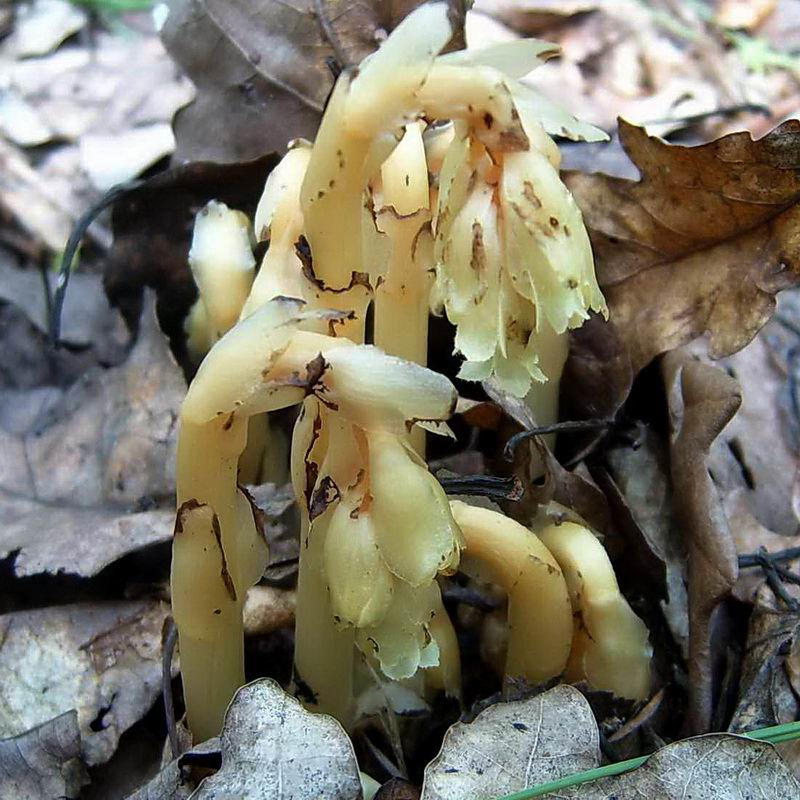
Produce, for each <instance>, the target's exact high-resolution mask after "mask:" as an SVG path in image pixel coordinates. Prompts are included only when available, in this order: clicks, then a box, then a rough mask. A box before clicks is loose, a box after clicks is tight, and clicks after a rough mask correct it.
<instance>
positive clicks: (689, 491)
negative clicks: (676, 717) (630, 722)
mask: <svg viewBox="0 0 800 800" xmlns="http://www.w3.org/2000/svg"><path fill="white" fill-rule="evenodd" d="M663 371H664V376H665V383H666V386H667V396H668V400H669V410H670V424H671V428H672V438H671V453H670V469H671V475H672V487H673V497H674V501H675V502H674V510H675V518H676V521H677V523H678V525H680V527H681V531H682V535H683V538H684V541H685V543H686V549H687V552H688V576H689V716H688V719H689V726H690V728H691V730H692V731H694V732H697V733H704V732H706V731H708V730H709V727H710V725H711V719H712V711H713V707H714V702H713V698H714V693H713V674H712V648H711V639H712V631H713V622H714V616H715V612H716V611H717V607H718V606H719V604H720V603H721V602H722V600H723V599H725V598H726V597H728V596H729V595H730V593H731V590H732V588H733V585H734V584H735V582H736V577H737V574H738V562H737V557H736V547H735V545H734V542H733V538H732V537H731V534H730V530H729V528H728V521H727V519H726V517H725V512H724V509H723V507H722V500H721V498H720V496H719V492H718V491H717V488H716V487H715V486H714V483H713V481H712V480H711V477H710V476H709V474H708V467H707V460H708V453H709V450H710V448H711V445H712V443H713V442H714V439H716V437H717V436H718V435H719V434H720V432H721V431H722V430H723V428H724V427H725V426H726V425H727V424H728V422H729V421H730V420H731V418H732V417H733V415H734V414H735V413H736V411H737V409H738V408H739V405H740V404H741V399H742V398H741V393H740V390H739V385H738V384H737V383H736V381H735V380H734V379H733V378H731V377H730V376H729V375H728V374H727V373H725V372H723V371H722V370H719V369H716V368H715V367H711V366H709V365H708V364H703V363H700V362H699V361H695V360H694V359H693V358H692V357H691V356H689V355H688V354H686V353H685V352H682V351H680V350H676V351H673V352H672V353H668V354H667V355H666V356H665V358H664V361H663Z"/></svg>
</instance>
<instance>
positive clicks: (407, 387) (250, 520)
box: [173, 4, 649, 738]
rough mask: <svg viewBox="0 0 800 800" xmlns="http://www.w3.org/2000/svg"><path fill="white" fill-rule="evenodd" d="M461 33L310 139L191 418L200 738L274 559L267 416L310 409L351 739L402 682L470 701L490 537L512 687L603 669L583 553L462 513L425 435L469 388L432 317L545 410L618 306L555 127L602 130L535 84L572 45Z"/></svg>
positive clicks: (420, 47)
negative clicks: (375, 689) (587, 327)
mask: <svg viewBox="0 0 800 800" xmlns="http://www.w3.org/2000/svg"><path fill="white" fill-rule="evenodd" d="M450 36H451V28H450V24H449V22H448V20H447V13H446V9H445V6H444V5H443V4H431V5H427V6H422V7H421V8H419V9H418V10H416V11H415V12H413V13H412V14H411V15H410V16H409V17H408V18H407V19H406V20H405V21H404V22H403V23H402V24H401V25H400V26H399V27H398V28H397V29H396V30H395V31H394V32H393V33H392V35H391V36H390V37H389V38H388V39H387V41H386V42H385V43H384V44H383V45H382V46H381V48H380V49H379V50H378V52H377V53H375V54H374V55H373V56H371V57H370V58H369V59H367V60H366V61H365V62H364V63H363V64H362V65H361V66H360V67H359V69H358V70H357V71H345V72H344V73H343V74H342V75H341V76H340V78H339V79H338V81H337V83H336V86H335V88H334V91H333V93H332V96H331V99H330V101H329V104H328V107H327V109H326V112H325V115H324V117H323V120H322V124H321V127H320V130H319V133H318V136H317V139H316V141H315V142H314V144H313V145H312V146H309V145H308V144H307V143H302V142H301V143H297V144H296V145H295V146H294V147H293V148H292V149H290V151H289V153H288V155H287V156H286V157H285V158H284V160H283V161H282V162H281V164H280V165H279V166H278V167H277V168H276V170H275V171H274V172H273V173H272V175H271V176H270V178H269V180H268V182H267V186H266V188H265V193H264V196H263V197H262V200H261V202H260V203H259V208H258V211H257V214H256V220H255V231H256V235H257V236H258V237H259V238H268V239H269V241H270V247H269V249H268V251H267V254H266V256H265V258H264V261H263V262H262V264H261V269H260V271H259V272H258V274H257V276H256V277H255V280H254V281H253V284H252V289H251V291H250V293H249V296H248V297H247V299H246V300H245V301H244V302H243V303H241V304H240V305H241V309H242V310H241V318H240V321H239V322H238V323H237V324H236V325H235V326H234V327H233V328H232V329H231V330H230V331H229V332H228V333H227V334H225V335H224V336H223V337H222V338H221V339H220V340H219V341H218V342H217V343H216V344H215V345H214V347H213V348H212V349H211V351H210V352H209V354H208V356H207V357H206V359H205V360H204V361H203V363H202V365H201V367H200V369H199V371H198V373H197V375H196V377H195V379H194V381H193V382H192V385H191V387H190V390H189V393H188V395H187V398H186V401H185V403H184V406H183V409H182V414H181V434H180V437H181V438H180V447H179V470H178V502H179V514H178V526H177V528H176V537H175V550H174V552H175V556H174V562H173V597H174V599H173V603H174V609H175V619H176V623H177V626H178V630H179V636H180V647H181V664H182V670H183V674H184V685H185V689H186V701H187V709H188V715H189V724H190V726H191V727H192V731H193V733H194V735H195V737H196V738H205V737H207V736H210V735H213V734H215V733H216V732H217V731H218V729H219V725H220V723H221V719H222V715H223V713H224V709H225V706H226V704H227V701H228V700H229V699H230V697H231V695H232V692H233V691H234V690H235V688H236V686H237V685H239V684H240V683H241V682H242V680H243V674H242V643H241V641H242V630H241V605H242V602H243V599H244V595H245V593H246V591H247V588H248V587H249V585H251V584H252V583H253V582H254V581H256V580H257V579H258V577H259V576H260V574H261V571H262V570H263V564H264V559H265V557H266V547H265V543H264V542H263V541H262V539H261V538H260V536H259V533H258V528H257V525H256V523H255V516H254V512H253V509H252V507H251V505H250V503H249V500H248V497H247V495H246V493H245V492H244V491H243V490H242V489H240V488H239V486H238V474H237V469H238V468H239V467H241V455H242V453H243V452H244V450H245V448H246V447H247V439H248V437H251V438H252V430H251V429H252V425H249V424H248V420H252V419H254V418H256V416H257V415H262V414H264V413H265V412H268V411H271V410H276V409H278V408H284V407H287V406H289V405H302V410H301V413H300V416H299V418H298V421H297V424H296V426H295V430H294V436H293V441H292V454H291V475H292V483H293V486H294V489H295V494H296V497H297V501H298V505H299V507H300V510H301V518H302V528H301V539H300V569H299V579H298V598H297V618H296V635H295V641H296V649H295V672H296V675H295V678H296V685H297V687H298V693H299V694H301V695H302V696H303V698H304V699H305V701H306V702H307V703H308V704H309V705H310V706H312V707H315V708H318V709H320V710H323V711H327V712H330V713H333V714H335V715H336V716H337V717H338V718H339V719H340V720H342V721H343V722H344V723H345V724H349V723H351V722H352V721H353V719H354V714H355V713H356V708H357V703H356V698H357V696H358V695H359V693H360V692H361V691H362V690H363V689H364V688H366V687H368V686H369V685H371V683H373V682H374V680H376V679H377V680H379V681H386V680H388V681H402V682H404V685H405V686H406V687H410V688H412V689H415V690H418V691H423V690H424V689H425V688H426V687H427V688H428V689H444V690H446V691H447V692H449V693H450V694H452V695H458V693H459V690H460V663H459V654H458V644H457V640H456V637H455V633H454V631H453V627H452V625H451V623H450V620H449V618H448V616H447V613H446V612H445V610H444V607H443V605H442V601H441V593H440V590H439V585H438V583H437V577H438V576H439V575H442V574H449V573H452V572H454V571H456V570H457V569H458V568H459V563H460V561H461V552H462V549H463V548H464V546H465V544H466V548H467V549H466V553H467V560H466V561H465V562H464V567H465V568H466V570H467V572H468V574H472V575H474V576H475V577H476V578H479V579H481V578H485V579H488V580H491V581H494V582H496V583H498V584H500V585H501V586H502V587H503V588H504V589H505V590H506V591H507V593H508V596H509V611H508V614H509V623H510V624H509V630H508V644H507V651H508V654H507V657H506V659H505V664H506V673H507V675H508V676H510V677H519V678H524V679H527V680H528V681H530V682H531V683H539V682H542V681H545V680H549V679H552V678H555V677H557V676H558V675H560V674H561V673H562V672H563V671H564V670H565V669H566V668H567V665H568V662H569V664H570V665H571V668H572V673H574V674H577V673H578V672H580V675H581V677H585V678H588V679H589V680H590V681H591V680H592V675H600V672H597V671H596V670H594V671H593V670H592V669H591V668H590V664H589V662H590V661H591V660H592V659H591V658H590V656H591V654H590V649H591V648H589V647H588V645H587V643H586V642H585V641H584V639H582V638H580V637H578V636H577V635H576V633H575V630H574V629H573V626H572V617H573V614H574V613H581V614H584V613H585V609H584V608H583V606H580V607H579V599H578V596H577V595H576V594H575V593H574V592H573V593H572V594H570V589H569V586H568V582H567V581H566V580H565V578H564V573H563V572H562V567H561V566H559V559H558V557H556V558H553V556H552V555H551V554H550V552H549V549H548V547H547V546H546V545H545V544H543V543H542V541H541V540H540V539H539V538H537V537H536V536H535V534H533V533H532V532H531V531H529V530H527V529H526V528H524V527H523V526H521V525H519V524H518V523H516V522H513V521H512V520H510V519H508V518H506V517H505V516H504V515H502V514H496V516H493V517H488V518H487V517H486V516H485V514H484V513H483V512H482V511H481V510H475V509H470V507H468V506H463V507H462V506H461V505H458V504H454V505H453V506H452V507H451V505H450V504H449V503H448V502H447V498H446V497H445V494H444V492H443V490H442V488H441V486H440V485H439V484H438V482H437V481H436V480H435V479H434V477H433V476H432V475H431V474H430V472H429V471H428V469H427V467H426V465H425V461H424V439H423V438H422V436H421V435H420V433H419V431H420V430H421V429H423V428H426V429H429V430H433V431H435V432H439V433H447V432H448V429H447V428H446V425H445V424H444V423H445V420H446V419H447V418H448V417H449V415H450V414H451V413H453V410H454V408H455V399H456V395H455V390H454V389H453V386H452V384H450V382H449V381H448V380H447V379H446V378H445V377H443V376H440V375H437V374H435V373H433V372H432V371H430V370H428V369H426V368H425V367H424V364H425V361H426V357H427V319H428V309H429V307H432V308H433V309H434V310H437V309H443V310H444V312H445V313H447V315H448V317H449V319H450V320H451V322H453V323H454V324H455V326H456V329H457V332H456V347H457V350H458V351H459V352H461V353H462V355H464V357H465V359H466V360H465V364H464V367H463V369H462V377H467V378H472V379H483V378H493V379H494V380H496V381H498V382H499V383H500V384H501V385H502V386H503V387H504V388H505V389H506V390H508V391H511V392H512V393H515V394H517V395H518V396H523V395H526V394H527V395H528V402H530V403H531V405H532V406H533V408H534V412H535V413H536V414H537V415H538V416H539V418H540V419H542V420H543V421H548V420H547V417H548V416H549V417H551V418H552V417H553V415H554V414H555V408H556V399H557V386H558V377H559V374H560V369H561V366H562V365H563V359H564V356H565V352H566V350H565V348H566V339H565V334H566V331H567V330H568V329H569V328H570V327H574V326H576V325H578V324H580V322H581V321H582V320H583V319H585V318H586V316H587V315H588V312H589V310H590V309H595V310H600V311H603V310H604V304H603V299H602V296H601V294H600V292H599V289H598V288H597V284H596V282H595V278H594V272H593V266H592V257H591V250H590V248H589V243H588V238H587V236H586V231H585V229H584V226H583V223H582V220H581V216H580V212H579V210H578V209H577V207H576V206H575V204H574V201H573V200H572V198H571V196H570V195H569V193H568V192H567V190H566V188H565V187H564V186H563V184H562V183H561V182H560V179H559V177H558V171H557V166H558V151H557V148H556V146H555V144H554V143H553V142H552V140H551V139H550V138H549V136H548V134H547V132H546V130H549V131H551V132H556V131H557V132H559V133H562V134H565V135H571V136H574V137H577V138H598V133H597V132H596V131H594V129H592V128H590V127H589V126H583V125H582V124H581V123H578V122H577V121H576V120H574V119H573V118H571V117H569V115H567V114H565V113H564V112H561V111H558V110H557V109H554V108H553V106H552V105H551V104H548V103H547V102H545V101H544V100H543V99H542V98H539V97H537V96H536V95H535V94H533V93H532V92H531V91H530V90H528V89H525V88H524V87H523V86H522V85H521V84H520V83H519V82H518V81H517V78H518V77H519V76H520V75H522V74H524V73H526V72H528V71H529V70H530V69H532V68H533V67H535V66H536V65H537V64H538V63H540V59H541V57H543V56H545V55H549V54H550V53H552V52H553V48H552V47H551V46H549V45H543V44H542V43H538V42H524V43H513V44H512V45H509V46H507V47H499V48H490V49H489V50H487V51H482V52H479V53H476V54H470V53H454V54H448V55H445V56H439V55H438V53H439V52H440V51H441V50H442V49H443V47H444V46H445V44H446V43H447V41H448V40H449V39H450ZM237 302H238V301H237ZM370 303H373V304H374V342H375V345H365V344H364V338H365V333H366V330H365V320H366V311H367V308H368V306H369V304H370ZM401 357H402V358H401ZM487 513H489V512H487ZM491 513H492V514H494V513H495V512H491ZM587 534H588V535H589V536H593V534H591V533H590V532H588V531H587ZM595 541H596V540H595ZM598 546H599V545H598ZM556 549H557V548H556ZM600 549H601V550H602V547H601V546H600ZM519 559H521V560H522V561H521V563H520V564H516V563H514V562H515V561H517V560H519ZM504 560H506V561H508V563H507V564H506V565H505V567H504V566H503V564H504ZM542 563H544V564H545V569H544V570H542V569H541V564H542ZM568 563H569V565H570V569H572V566H571V565H572V562H571V561H569V562H568ZM518 567H520V568H521V570H520V569H518ZM515 570H516V571H515ZM568 574H571V573H569V571H568ZM197 576H202V581H203V582H204V583H203V588H198V580H197ZM612 577H613V572H612ZM206 581H207V582H209V584H208V585H209V588H208V590H206V586H205V582H206ZM623 602H624V601H623ZM628 610H629V609H628ZM631 614H632V612H631ZM595 630H596V631H602V633H600V634H599V635H601V636H608V635H610V634H609V626H603V625H595V627H594V628H592V629H589V635H590V636H594V632H593V631H595ZM576 641H579V642H580V643H579V644H578V645H573V642H576ZM576 648H577V649H576ZM611 650H612V651H613V650H614V648H613V647H612V648H611ZM633 650H635V648H633V649H632V650H631V652H632V651H633ZM573 651H574V652H575V656H574V658H571V657H570V653H571V652H573ZM647 659H649V656H648V657H647V658H646V659H645V661H646V662H647V663H649V661H648V660H647ZM642 663H644V662H642ZM647 663H644V670H647V668H648V667H647ZM581 670H582V672H581ZM601 680H602V678H601ZM619 685H622V687H623V690H625V687H624V681H623V684H618V685H615V687H616V688H615V690H617V688H618V687H619ZM604 688H605V687H604ZM626 691H627V690H626ZM644 691H645V690H643V689H642V685H641V682H639V683H637V686H636V688H635V690H633V689H631V690H629V691H627V695H628V696H640V695H642V694H643V692H644ZM622 693H625V691H623V692H622Z"/></svg>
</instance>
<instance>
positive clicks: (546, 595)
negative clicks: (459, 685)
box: [450, 500, 573, 685]
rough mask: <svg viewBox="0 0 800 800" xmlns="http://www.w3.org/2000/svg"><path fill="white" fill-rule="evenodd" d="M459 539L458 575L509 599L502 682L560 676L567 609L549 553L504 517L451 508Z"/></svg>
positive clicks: (568, 638) (567, 640)
mask: <svg viewBox="0 0 800 800" xmlns="http://www.w3.org/2000/svg"><path fill="white" fill-rule="evenodd" d="M450 507H451V508H452V510H453V517H454V519H455V521H456V523H457V524H458V526H459V528H460V529H461V531H462V533H463V535H464V555H463V559H462V563H461V570H462V571H463V572H465V573H466V574H467V575H470V576H471V577H474V578H477V579H480V580H484V581H491V582H493V583H497V584H499V585H500V586H501V587H502V588H503V589H504V590H505V591H506V593H507V594H508V630H509V632H508V653H507V656H506V663H505V675H506V678H524V679H525V680H527V681H528V682H529V683H531V684H534V685H536V684H539V683H543V682H545V681H548V680H550V679H552V678H555V677H557V676H559V675H561V674H562V673H563V672H564V669H565V667H566V665H567V659H568V658H569V653H570V648H571V645H572V633H573V631H572V605H571V604H570V598H569V594H568V592H567V585H566V582H565V580H564V576H563V574H562V572H561V568H560V567H559V565H558V563H557V561H556V559H555V558H553V556H552V555H551V553H550V552H549V550H548V548H547V547H545V545H544V544H542V542H541V541H540V540H539V538H538V537H537V536H536V535H535V534H534V533H532V532H531V531H530V530H528V529H527V528H525V527H524V526H522V525H520V524H519V523H518V522H515V521H514V520H512V519H510V518H509V517H506V516H504V515H503V514H501V513H499V512H497V511H492V510H491V509H487V508H479V507H477V506H470V505H467V504H466V503H462V502H460V501H458V500H454V501H452V502H451V503H450Z"/></svg>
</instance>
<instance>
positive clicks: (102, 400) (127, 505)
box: [0, 303, 186, 577]
mask: <svg viewBox="0 0 800 800" xmlns="http://www.w3.org/2000/svg"><path fill="white" fill-rule="evenodd" d="M185 392H186V384H185V382H184V380H183V377H182V375H181V374H180V371H179V369H178V367H177V365H176V364H175V362H174V360H173V358H172V356H171V354H170V352H169V348H168V347H167V344H166V341H165V339H164V337H163V335H162V334H161V332H160V331H159V329H158V327H157V325H156V321H155V315H154V312H153V307H152V303H150V304H149V306H148V308H146V309H145V314H144V315H143V321H142V324H141V328H140V333H139V338H138V341H137V342H136V345H135V346H134V348H133V350H132V351H131V353H130V355H129V356H128V359H127V361H126V362H125V363H124V364H123V365H122V366H119V367H115V368H113V369H110V370H102V369H100V368H96V369H95V370H94V371H90V372H88V373H86V374H85V375H84V376H83V377H82V378H81V380H80V381H78V382H77V383H76V384H75V385H73V386H72V387H71V388H70V389H69V390H68V391H67V392H66V394H65V395H64V396H63V398H62V399H61V400H60V401H59V404H58V405H57V406H55V407H54V408H52V409H51V411H50V413H49V414H48V415H47V416H46V417H45V419H43V420H39V421H38V422H36V424H35V426H34V427H33V428H32V429H30V430H28V431H26V432H25V433H23V434H22V435H18V434H11V433H7V432H6V431H2V430H0V446H2V449H3V452H4V454H5V457H4V458H3V460H2V462H1V463H0V522H2V526H0V553H2V554H3V555H4V556H6V555H8V554H11V553H16V559H15V563H14V571H15V573H16V574H17V575H19V576H22V575H35V574H39V573H43V572H50V573H59V572H65V573H70V574H75V575H81V576H84V577H91V576H92V575H96V574H97V573H98V572H99V571H100V570H102V569H103V568H104V567H105V566H107V565H108V564H110V563H112V562H113V561H115V560H116V559H118V558H120V557H121V556H123V555H125V554H126V553H129V552H132V551H134V550H137V549H140V548H142V547H145V546H147V545H150V544H155V543H157V542H165V541H168V540H169V539H170V538H171V533H172V524H173V516H174V513H173V512H171V511H167V510H163V511H161V510H150V511H140V512H133V513H131V509H132V508H135V507H136V506H137V505H141V504H145V505H148V504H152V503H153V502H154V501H158V500H159V499H161V498H164V497H168V496H170V495H171V494H172V492H174V487H175V476H174V464H175V448H176V443H177V430H176V422H177V410H178V408H179V407H180V403H181V402H182V399H183V396H184V394H185Z"/></svg>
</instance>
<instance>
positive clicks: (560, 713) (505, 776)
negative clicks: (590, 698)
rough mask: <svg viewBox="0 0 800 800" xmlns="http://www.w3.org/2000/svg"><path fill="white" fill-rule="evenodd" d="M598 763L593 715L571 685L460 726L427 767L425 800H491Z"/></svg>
mask: <svg viewBox="0 0 800 800" xmlns="http://www.w3.org/2000/svg"><path fill="white" fill-rule="evenodd" d="M599 763H600V744H599V735H598V732H597V725H596V723H595V721H594V716H593V714H592V710H591V708H590V706H589V704H588V702H587V701H586V699H585V698H584V697H583V695H582V694H581V693H580V692H579V691H578V690H577V689H574V688H573V687H571V686H557V687H556V688H554V689H550V691H548V692H545V693H543V694H540V695H537V696H536V697H532V698H530V699H528V700H518V701H515V702H511V703H497V704H496V705H493V706H489V708H487V709H486V710H485V711H482V712H481V713H480V714H478V716H477V717H476V718H475V720H474V722H471V723H469V724H465V723H461V722H459V723H456V724H455V725H453V727H451V728H450V730H449V731H448V732H447V734H446V735H445V738H444V742H443V743H442V749H441V752H440V753H439V755H438V756H436V758H435V759H434V760H433V761H431V763H430V764H428V766H427V767H426V768H425V780H424V783H423V785H422V800H462V799H463V798H466V797H469V798H471V800H491V798H495V797H499V796H501V795H504V794H508V793H510V792H516V791H519V790H521V789H527V788H529V787H531V786H536V785H537V784H539V783H545V782H547V781H552V780H556V779H557V778H561V777H564V776H565V775H570V774H572V773H574V772H581V771H583V770H587V769H592V768H594V767H596V766H598V765H599Z"/></svg>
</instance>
